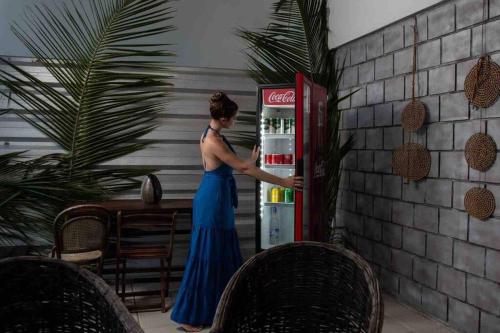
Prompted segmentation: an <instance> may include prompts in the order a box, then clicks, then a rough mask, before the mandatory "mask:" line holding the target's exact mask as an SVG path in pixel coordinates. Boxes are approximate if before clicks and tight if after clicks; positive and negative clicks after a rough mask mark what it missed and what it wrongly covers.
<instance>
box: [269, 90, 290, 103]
mask: <svg viewBox="0 0 500 333" xmlns="http://www.w3.org/2000/svg"><path fill="white" fill-rule="evenodd" d="M264 104H265V105H268V106H294V105H295V90H294V89H265V90H264Z"/></svg>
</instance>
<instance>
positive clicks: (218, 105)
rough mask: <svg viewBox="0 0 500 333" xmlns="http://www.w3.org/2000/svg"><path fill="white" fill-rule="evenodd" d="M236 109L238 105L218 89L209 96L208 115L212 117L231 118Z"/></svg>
mask: <svg viewBox="0 0 500 333" xmlns="http://www.w3.org/2000/svg"><path fill="white" fill-rule="evenodd" d="M236 111H238V105H237V104H236V103H235V102H234V101H232V100H231V99H230V98H229V97H227V95H226V94H225V93H224V92H222V91H218V92H216V93H215V94H213V95H212V97H210V115H211V116H212V118H213V119H220V118H231V117H233V116H234V115H235V114H236Z"/></svg>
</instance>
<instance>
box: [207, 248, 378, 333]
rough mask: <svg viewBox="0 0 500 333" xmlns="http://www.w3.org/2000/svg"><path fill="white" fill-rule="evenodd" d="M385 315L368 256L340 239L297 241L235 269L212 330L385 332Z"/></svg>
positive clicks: (241, 332) (214, 332)
mask: <svg viewBox="0 0 500 333" xmlns="http://www.w3.org/2000/svg"><path fill="white" fill-rule="evenodd" d="M382 321H383V306H382V301H381V297H380V291H379V285H378V281H377V279H376V278H375V276H374V275H373V273H372V270H371V269H370V267H369V265H368V264H367V263H366V261H364V260H363V259H362V258H361V257H360V256H358V255H357V254H355V253H353V252H351V251H349V250H346V249H344V248H341V247H337V246H335V245H331V244H324V243H317V242H296V243H289V244H285V245H280V246H276V247H274V248H271V249H269V250H267V251H264V252H262V253H259V254H257V255H255V256H254V257H252V258H251V259H249V260H248V261H247V262H246V263H245V264H244V265H243V266H242V267H241V268H240V269H239V270H238V271H237V272H236V273H235V275H234V276H233V277H232V279H231V280H230V282H229V283H228V285H227V287H226V289H225V290H224V293H223V294H222V297H221V300H220V302H219V306H218V308H217V312H216V315H215V319H214V323H213V325H212V329H211V333H229V332H231V333H247V332H253V333H267V332H269V333H271V332H272V333H285V332H286V333H289V332H297V333H298V332H301V333H305V332H307V333H315V332H318V333H319V332H321V333H322V332H325V333H326V332H357V333H359V332H363V333H364V332H367V333H379V332H381V329H382Z"/></svg>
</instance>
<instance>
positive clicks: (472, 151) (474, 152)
mask: <svg viewBox="0 0 500 333" xmlns="http://www.w3.org/2000/svg"><path fill="white" fill-rule="evenodd" d="M496 157H497V145H496V144H495V141H494V140H493V138H492V137H491V136H489V135H488V134H484V133H476V134H474V135H473V136H471V137H470V138H469V140H467V143H466V144H465V159H466V160H467V164H469V166H470V167H471V168H473V169H475V170H479V171H483V172H484V171H487V170H488V169H489V168H490V167H491V166H492V165H493V163H494V162H495V159H496Z"/></svg>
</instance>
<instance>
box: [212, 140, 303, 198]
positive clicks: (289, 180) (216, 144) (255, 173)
mask: <svg viewBox="0 0 500 333" xmlns="http://www.w3.org/2000/svg"><path fill="white" fill-rule="evenodd" d="M205 143H206V144H208V146H209V147H208V148H209V149H210V152H211V153H213V154H214V155H215V156H216V157H217V158H218V159H219V160H221V161H222V162H224V163H226V164H227V165H229V166H231V167H232V168H233V169H235V170H236V171H238V172H241V173H243V174H245V175H248V176H252V177H254V178H256V179H258V180H260V181H263V182H266V183H271V184H276V185H279V186H283V187H290V188H296V189H297V190H300V189H302V187H303V179H302V177H297V176H292V177H286V178H281V177H278V176H275V175H273V174H270V173H268V172H265V171H264V170H262V169H260V168H258V167H257V166H256V165H255V160H253V159H250V160H242V159H240V158H239V157H238V156H236V155H235V154H234V153H233V152H232V151H231V150H230V149H229V148H228V147H227V145H226V144H225V143H224V141H223V140H222V138H219V137H210V138H208V137H207V139H206V140H205ZM254 152H255V150H254Z"/></svg>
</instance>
